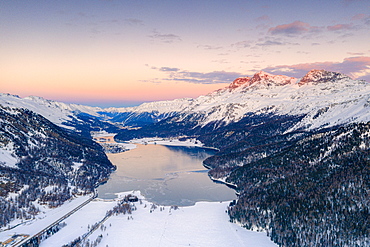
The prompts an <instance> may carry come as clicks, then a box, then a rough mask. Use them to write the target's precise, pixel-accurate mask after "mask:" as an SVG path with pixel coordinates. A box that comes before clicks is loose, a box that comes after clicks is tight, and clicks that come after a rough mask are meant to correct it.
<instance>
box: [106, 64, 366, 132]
mask: <svg viewBox="0 0 370 247" xmlns="http://www.w3.org/2000/svg"><path fill="white" fill-rule="evenodd" d="M106 110H107V109H106ZM109 110H110V111H118V112H124V111H129V112H135V113H140V112H152V111H158V112H159V113H170V112H174V111H176V112H178V113H180V116H182V119H185V118H186V117H187V115H188V114H194V113H195V114H196V115H198V116H200V118H199V119H197V120H196V121H198V124H199V125H201V126H204V125H206V124H207V123H210V122H212V121H219V120H223V121H225V122H226V123H230V122H236V121H239V120H240V119H241V118H243V117H244V115H245V114H246V113H257V114H262V113H264V114H269V113H273V114H277V115H295V116H297V115H303V114H307V116H306V117H305V118H304V119H303V120H302V121H300V122H299V123H298V124H297V125H296V126H294V127H293V128H292V129H291V130H294V129H298V128H305V129H316V128H320V127H323V126H335V125H340V124H346V123H352V122H368V121H370V84H369V83H368V82H366V81H361V80H353V79H351V78H350V77H348V76H346V75H344V74H339V73H338V74H337V75H336V74H335V73H334V72H327V71H323V70H312V71H310V72H309V73H307V75H306V76H304V77H303V78H302V79H297V78H293V77H288V76H282V75H272V74H269V73H265V72H263V71H261V72H259V73H256V74H255V75H254V76H253V77H251V78H248V77H246V78H238V79H236V80H235V81H234V82H233V83H231V84H230V85H229V86H228V87H225V88H223V89H220V90H217V91H214V92H212V93H210V94H207V95H203V96H200V97H198V98H196V99H177V100H173V101H158V102H151V103H145V104H142V105H140V106H137V107H130V108H124V109H122V108H120V109H114V108H110V109H109ZM182 119H181V118H179V119H178V120H177V121H181V120H182Z"/></svg>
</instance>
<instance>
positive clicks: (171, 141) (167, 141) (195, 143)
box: [130, 137, 204, 147]
mask: <svg viewBox="0 0 370 247" xmlns="http://www.w3.org/2000/svg"><path fill="white" fill-rule="evenodd" d="M130 143H137V144H159V145H164V146H186V147H204V144H203V143H202V142H200V141H199V140H196V139H189V140H186V141H180V140H179V139H178V138H151V137H150V138H141V139H132V140H131V141H130Z"/></svg>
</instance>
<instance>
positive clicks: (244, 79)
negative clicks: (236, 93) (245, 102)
mask: <svg viewBox="0 0 370 247" xmlns="http://www.w3.org/2000/svg"><path fill="white" fill-rule="evenodd" d="M250 80H251V78H250V77H239V78H236V79H235V80H234V81H233V82H232V83H231V84H230V85H229V86H228V87H227V88H229V89H230V90H233V89H235V88H238V87H240V86H241V85H244V84H246V83H247V82H249V81H250Z"/></svg>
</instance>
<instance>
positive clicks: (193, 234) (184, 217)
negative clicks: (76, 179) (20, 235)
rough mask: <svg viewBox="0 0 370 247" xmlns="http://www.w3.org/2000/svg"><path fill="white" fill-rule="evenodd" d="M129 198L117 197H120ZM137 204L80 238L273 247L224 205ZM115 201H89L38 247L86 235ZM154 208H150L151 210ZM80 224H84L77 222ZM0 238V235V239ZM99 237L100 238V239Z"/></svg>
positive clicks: (139, 243)
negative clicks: (236, 220) (232, 220)
mask: <svg viewBox="0 0 370 247" xmlns="http://www.w3.org/2000/svg"><path fill="white" fill-rule="evenodd" d="M125 194H128V193H121V196H124V195H125ZM133 194H136V195H137V196H138V197H139V198H140V199H141V202H142V203H140V202H135V203H133V205H134V207H135V208H136V210H134V211H133V212H132V214H120V215H114V216H111V217H110V218H108V219H107V220H106V221H105V222H103V224H102V225H100V227H99V228H98V229H97V230H96V231H94V232H93V233H92V234H91V235H89V236H88V238H87V239H85V243H87V241H89V242H90V244H91V243H93V242H96V240H97V239H99V241H100V243H99V244H98V246H111V247H115V246H117V247H119V246H159V247H167V246H168V247H170V246H200V247H201V246H204V247H206V246H223V247H226V246H230V247H232V246H246V247H247V246H250V247H255V246H259V247H270V246H271V247H274V246H277V245H276V244H274V243H273V242H272V241H270V240H269V239H268V237H267V236H266V233H265V232H253V231H248V230H246V229H243V228H242V227H240V226H239V225H237V224H233V223H230V222H229V218H228V215H227V214H226V213H225V210H227V206H228V203H229V202H199V203H197V204H196V205H194V206H190V207H179V208H178V209H176V210H175V209H173V208H171V207H169V206H165V207H164V206H160V205H155V206H152V205H154V204H153V203H151V202H148V201H146V199H145V198H143V197H142V196H141V195H140V194H139V193H138V192H134V193H133ZM116 204H117V202H116V201H98V200H96V201H93V202H91V203H89V204H88V205H87V206H85V207H84V208H82V209H81V210H80V211H78V212H76V213H75V214H73V215H72V216H71V217H69V218H68V219H66V220H65V222H66V223H67V225H66V227H64V228H62V229H61V230H60V231H59V232H57V233H56V234H55V235H53V236H51V237H50V238H48V239H46V240H45V241H43V242H41V244H40V246H62V245H63V244H67V243H70V242H72V241H73V240H74V239H76V238H78V237H79V236H82V235H83V234H85V233H86V232H88V225H90V226H92V225H94V224H95V223H97V222H99V221H100V220H102V219H103V218H104V216H105V215H106V214H105V213H106V211H108V210H109V209H111V208H112V207H114V206H115V205H116ZM154 208H155V209H154ZM81 219H84V220H81ZM0 236H1V235H0ZM99 236H100V237H99Z"/></svg>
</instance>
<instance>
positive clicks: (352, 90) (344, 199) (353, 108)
mask: <svg viewBox="0 0 370 247" xmlns="http://www.w3.org/2000/svg"><path fill="white" fill-rule="evenodd" d="M369 121H370V84H369V83H367V82H365V81H356V80H352V79H351V78H349V77H348V76H345V75H343V74H340V73H336V72H328V71H319V70H313V71H310V72H309V73H308V74H307V75H306V76H304V77H303V78H301V79H295V78H291V77H286V76H275V75H271V74H267V73H264V72H259V73H257V74H255V75H254V76H252V77H247V78H239V79H237V80H235V81H234V82H233V83H232V84H231V85H230V86H229V87H227V88H224V89H221V90H218V91H216V92H213V93H211V94H208V95H205V96H201V97H199V98H197V99H194V100H193V101H192V102H191V103H190V104H189V106H188V107H186V108H185V109H184V110H182V111H180V112H178V113H176V114H173V115H172V116H171V117H168V118H166V119H163V120H161V121H159V122H157V123H154V124H149V125H146V126H143V127H142V128H140V129H136V130H122V131H121V132H120V133H119V134H118V135H117V136H116V137H115V138H116V140H128V139H132V138H141V137H151V136H158V137H171V136H188V137H192V138H194V137H195V138H197V139H198V140H200V141H202V142H203V143H204V144H205V145H207V146H212V147H217V148H219V149H220V152H219V153H217V154H216V155H215V156H213V157H210V158H208V159H207V160H205V161H204V165H205V166H207V167H208V168H211V170H210V172H209V175H210V177H211V178H212V179H215V180H218V181H222V182H225V183H227V184H229V185H232V186H234V187H235V189H236V191H237V192H238V194H239V198H238V200H237V201H236V202H235V203H233V204H232V205H230V208H229V215H230V217H231V220H232V221H235V222H239V223H240V224H242V225H243V226H244V227H246V228H247V229H254V230H265V231H268V233H269V235H270V237H271V239H272V240H273V241H274V242H276V243H278V244H279V245H280V246H368V245H369V240H370V232H369V228H368V225H369V222H370V221H369V219H370V214H369V209H370V208H369V205H370V203H369V202H370V198H369V191H370V184H369V182H368V181H369V178H370V177H369V176H370V174H369V170H370V159H369V157H370V150H369V149H370V140H369V139H370V137H369V134H370V130H369V126H370V125H369V124H370V122H369ZM184 138H186V137H184Z"/></svg>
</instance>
